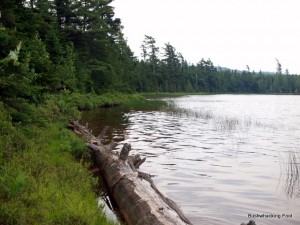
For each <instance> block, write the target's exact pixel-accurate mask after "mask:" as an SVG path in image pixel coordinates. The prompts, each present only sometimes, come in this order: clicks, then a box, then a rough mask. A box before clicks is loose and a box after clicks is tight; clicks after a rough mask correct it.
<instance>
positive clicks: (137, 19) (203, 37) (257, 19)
mask: <svg viewBox="0 0 300 225" xmlns="http://www.w3.org/2000/svg"><path fill="white" fill-rule="evenodd" d="M112 6H114V7H115V13H116V14H115V17H117V18H121V20H122V24H123V26H124V29H123V33H124V35H125V38H127V40H128V44H129V46H130V48H131V49H132V51H133V52H134V53H135V55H136V56H139V57H140V54H141V50H140V46H141V44H142V42H143V40H144V35H149V36H152V37H154V38H155V40H156V42H157V46H158V47H163V46H164V43H168V42H170V44H171V45H172V46H174V47H175V48H176V50H177V51H178V52H180V53H182V55H183V56H184V57H185V59H186V60H187V61H188V62H190V63H194V64H196V63H197V62H199V61H200V60H201V58H205V59H207V58H210V59H211V60H212V62H213V63H214V65H215V66H224V67H229V68H232V69H241V70H244V69H246V65H249V67H250V69H251V70H255V71H257V72H258V71H259V70H262V71H274V72H275V71H276V61H275V58H278V60H279V61H280V63H281V64H282V68H283V70H285V69H288V70H289V72H290V73H297V74H300V0H114V1H113V3H112ZM161 51H163V50H161Z"/></svg>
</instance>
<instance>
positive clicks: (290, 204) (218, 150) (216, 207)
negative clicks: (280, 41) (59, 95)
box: [83, 95, 300, 225]
mask: <svg viewBox="0 0 300 225" xmlns="http://www.w3.org/2000/svg"><path fill="white" fill-rule="evenodd" d="M166 100H167V101H169V102H170V104H172V107H170V108H172V110H164V111H152V112H151V111H148V112H144V111H131V112H120V110H118V109H109V110H107V109H105V110H100V111H89V112H87V113H85V114H84V115H83V120H84V121H85V122H89V124H90V127H93V128H92V129H93V130H94V131H95V133H96V134H98V133H99V132H100V131H101V129H102V127H103V126H105V125H109V126H110V127H111V133H110V134H109V136H110V137H115V139H117V141H118V142H119V143H121V144H122V143H124V142H129V143H131V145H132V149H133V150H132V152H133V154H136V153H139V154H140V155H142V156H146V157H147V161H146V162H145V163H144V164H143V165H142V167H141V169H142V170H143V171H145V172H148V173H151V174H153V175H155V177H154V178H153V179H154V181H155V183H156V184H157V186H158V187H159V189H160V190H161V191H162V192H164V193H165V194H166V195H167V196H169V197H171V198H172V199H174V200H175V201H176V202H177V203H178V204H179V205H180V206H181V208H182V210H183V211H184V212H185V214H186V215H187V216H188V217H189V218H190V220H191V221H192V222H193V223H194V224H201V223H205V224H224V223H225V224H240V223H241V222H245V221H248V220H249V219H248V214H293V217H292V218H288V219H287V218H281V219H270V218H257V219H255V220H256V222H257V224H278V225H279V224H290V225H291V224H300V210H299V206H300V205H299V199H297V197H299V171H300V170H299V164H298V163H299V154H296V153H295V154H289V153H290V152H293V150H294V149H297V148H298V147H299V144H300V139H299V138H298V137H299V136H300V129H299V128H300V117H299V115H300V108H299V106H298V102H299V101H300V96H271V95H268V96H264V95H208V96H188V97H181V98H175V99H174V98H172V99H166ZM174 108H175V109H176V110H174ZM94 126H95V127H94ZM120 147H121V145H120V146H119V148H120ZM286 156H287V157H286ZM279 181H281V182H280V183H279V184H278V182H279ZM291 193H293V194H291Z"/></svg>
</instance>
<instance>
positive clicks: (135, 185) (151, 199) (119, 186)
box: [69, 121, 191, 225]
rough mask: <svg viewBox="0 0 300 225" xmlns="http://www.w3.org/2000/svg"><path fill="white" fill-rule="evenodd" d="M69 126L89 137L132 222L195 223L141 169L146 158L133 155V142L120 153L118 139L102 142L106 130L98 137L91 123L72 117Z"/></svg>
mask: <svg viewBox="0 0 300 225" xmlns="http://www.w3.org/2000/svg"><path fill="white" fill-rule="evenodd" d="M69 127H70V128H72V129H73V130H74V132H75V133H76V134H77V135H79V136H81V137H83V138H85V140H86V141H87V144H86V145H87V146H88V147H89V148H90V149H91V150H92V151H93V156H94V159H95V162H96V165H97V166H98V167H99V170H100V172H101V174H102V175H103V177H104V178H105V180H106V182H107V184H108V189H109V191H110V194H111V196H112V198H113V199H114V201H115V202H116V204H117V206H118V208H119V210H120V212H121V213H122V215H123V216H124V219H125V221H126V222H127V224H128V225H154V224H155V225H186V224H191V222H190V221H189V220H188V219H187V218H186V217H185V216H184V214H183V212H182V211H181V210H180V209H179V207H178V206H177V205H176V203H175V202H174V201H172V200H171V199H168V198H166V197H165V196H164V195H163V194H162V193H161V192H160V191H159V190H158V189H157V187H156V186H155V185H154V183H153V181H152V179H151V175H149V174H147V173H143V172H140V171H139V166H140V165H141V164H142V163H143V162H144V161H145V158H144V159H141V158H140V156H139V155H136V156H129V152H130V149H131V146H130V144H125V145H124V147H123V149H122V150H121V153H120V154H116V153H114V152H113V151H112V150H113V149H112V148H113V147H114V146H115V143H111V144H109V145H103V144H102V143H101V139H100V138H103V136H104V134H103V132H102V133H101V135H99V136H98V137H95V136H94V135H92V134H91V132H90V131H89V130H88V128H87V126H86V127H85V126H82V125H80V124H79V123H78V122H77V121H72V122H71V123H70V125H69ZM106 130H107V128H106ZM111 147H112V148H111Z"/></svg>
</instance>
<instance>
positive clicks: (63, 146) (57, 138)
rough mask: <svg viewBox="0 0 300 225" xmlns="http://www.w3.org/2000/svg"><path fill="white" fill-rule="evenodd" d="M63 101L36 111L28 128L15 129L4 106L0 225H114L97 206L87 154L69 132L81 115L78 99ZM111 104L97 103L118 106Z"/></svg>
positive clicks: (0, 107)
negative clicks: (69, 123)
mask: <svg viewBox="0 0 300 225" xmlns="http://www.w3.org/2000/svg"><path fill="white" fill-rule="evenodd" d="M63 96H64V95H60V96H49V98H47V100H45V103H44V104H41V105H39V106H38V107H36V108H35V110H34V111H33V112H34V114H35V116H34V117H33V118H32V120H31V123H30V124H23V123H13V122H12V118H11V116H10V115H9V113H8V111H7V110H6V109H5V107H4V106H3V104H1V105H0V202H1V204H0V224H14V225H15V224H112V223H110V222H107V221H106V218H105V216H104V215H103V213H102V212H101V209H100V208H99V207H98V206H97V200H96V195H95V193H94V192H93V189H94V188H95V187H96V185H97V180H96V179H94V178H92V177H91V175H90V174H89V173H88V172H87V170H86V168H87V166H88V161H87V160H85V159H87V158H88V156H89V154H88V151H87V149H86V148H85V145H84V143H83V141H81V140H80V139H78V138H77V137H76V136H75V134H74V133H73V132H72V131H69V130H67V129H66V128H65V126H66V121H67V120H68V119H70V118H75V117H77V116H78V115H79V112H78V110H77V109H76V107H75V105H76V102H75V101H74V100H76V97H77V98H78V95H74V96H72V98H73V101H69V99H67V98H64V97H63ZM57 97H60V98H57ZM67 97H70V95H67ZM87 98H90V96H87ZM107 99H108V96H104V97H103V99H101V98H100V97H98V98H97V100H95V102H97V103H98V102H100V101H101V103H102V105H106V104H116V103H114V102H113V100H112V99H110V100H109V101H108V102H105V100H107ZM76 159H77V160H76Z"/></svg>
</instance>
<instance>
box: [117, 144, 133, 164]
mask: <svg viewBox="0 0 300 225" xmlns="http://www.w3.org/2000/svg"><path fill="white" fill-rule="evenodd" d="M130 150H131V145H130V144H128V143H125V144H124V146H123V148H122V150H121V153H120V156H119V159H121V160H123V161H126V160H127V159H128V155H129V152H130Z"/></svg>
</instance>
